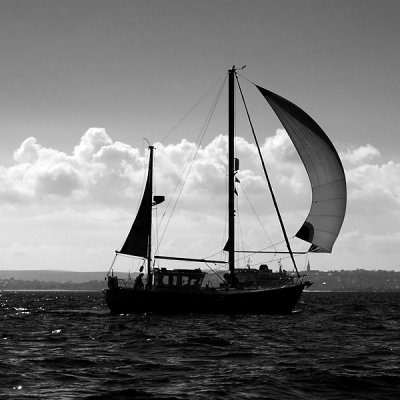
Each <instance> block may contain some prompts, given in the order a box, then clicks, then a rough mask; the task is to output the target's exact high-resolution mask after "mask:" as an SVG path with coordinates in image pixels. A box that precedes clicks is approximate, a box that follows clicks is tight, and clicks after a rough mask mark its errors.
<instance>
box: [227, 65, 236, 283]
mask: <svg viewBox="0 0 400 400" xmlns="http://www.w3.org/2000/svg"><path fill="white" fill-rule="evenodd" d="M228 72H229V104H228V118H229V120H228V121H229V123H228V159H229V163H228V235H229V236H228V252H229V272H230V275H231V278H234V275H235V75H236V68H235V66H233V67H232V69H230V70H229V71H228ZM231 281H232V282H234V280H233V279H231Z"/></svg>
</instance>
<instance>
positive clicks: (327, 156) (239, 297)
mask: <svg viewBox="0 0 400 400" xmlns="http://www.w3.org/2000/svg"><path fill="white" fill-rule="evenodd" d="M237 70H238V69H237V68H235V66H234V67H232V68H231V69H229V70H228V90H229V98H228V100H229V101H228V160H229V161H228V210H227V211H228V213H227V214H228V238H227V242H226V245H225V247H224V249H223V250H224V251H226V252H227V253H228V261H219V260H208V259H194V258H184V257H168V256H160V255H153V254H152V209H153V207H155V206H157V205H158V204H160V203H162V202H163V201H164V199H165V198H164V196H153V157H154V146H152V145H150V146H149V150H150V157H149V166H148V175H147V181H146V185H145V190H144V193H143V197H142V201H141V204H140V207H139V210H138V213H137V216H136V218H135V220H134V222H133V225H132V227H131V230H130V232H129V234H128V236H127V238H126V241H125V243H124V244H123V246H122V248H121V249H120V250H119V251H116V254H115V257H114V261H115V259H116V257H117V256H118V255H121V254H122V255H128V256H134V257H140V258H143V260H144V261H145V264H147V268H146V271H144V268H145V264H143V265H142V267H141V268H140V273H139V275H138V276H137V278H136V279H135V281H134V284H132V285H128V284H127V283H126V282H125V281H124V280H122V279H119V278H118V276H116V275H114V273H113V264H114V261H113V264H112V265H111V268H110V271H109V273H108V276H107V279H108V288H107V289H106V290H105V300H106V303H107V305H108V307H109V309H110V310H111V312H112V313H149V312H151V313H163V314H176V313H222V314H228V313H229V314H231V313H246V314H249V313H250V314H290V313H291V312H292V311H293V309H294V308H295V306H296V305H297V303H298V301H299V299H300V297H301V295H302V292H303V290H304V289H305V288H308V287H309V286H310V285H311V284H312V283H311V282H309V281H308V280H306V279H305V276H304V275H303V276H301V275H300V273H299V271H298V268H297V265H296V261H295V255H296V254H295V253H296V252H294V251H293V250H292V248H291V244H290V241H289V238H288V235H287V232H286V228H285V226H284V223H283V219H282V216H281V213H280V210H279V207H278V204H277V200H276V197H275V195H274V191H273V188H272V185H271V182H270V179H269V176H268V173H267V169H266V166H265V163H264V161H263V158H262V154H261V150H260V146H259V143H258V140H257V137H256V135H255V132H254V129H253V125H252V123H251V120H250V119H249V121H250V126H251V130H252V133H253V137H254V141H255V144H256V146H257V149H258V153H259V156H260V161H261V164H262V168H263V171H264V174H265V179H266V182H267V186H268V188H269V191H270V193H271V198H272V202H273V204H274V207H275V210H276V213H277V216H278V220H279V223H280V227H281V230H282V233H283V237H284V241H285V243H286V247H287V251H285V252H284V253H286V254H287V255H288V256H290V259H291V262H292V264H293V268H294V269H293V271H295V276H294V277H293V276H292V277H288V276H286V273H283V272H282V270H281V269H280V272H279V273H274V272H272V271H271V270H269V269H268V266H266V265H260V267H259V269H258V270H257V269H252V268H250V267H249V268H247V269H243V268H242V269H241V268H237V265H236V260H237V255H238V250H237V249H236V248H235V235H236V232H235V195H236V194H235V193H236V188H235V182H236V177H235V175H236V173H237V171H238V160H237V159H236V158H235V101H234V99H235V90H238V89H239V91H240V94H241V95H242V98H243V94H242V89H241V87H240V83H239V80H238V73H237ZM254 85H255V86H256V88H257V89H258V92H259V93H260V94H261V96H262V98H264V100H265V101H266V102H267V103H268V104H269V105H270V107H271V108H272V110H273V111H274V113H275V114H276V115H277V117H278V118H279V120H280V122H281V123H282V125H283V127H284V128H285V130H286V132H287V134H288V135H289V137H290V139H291V141H292V142H293V144H294V147H295V149H296V150H297V152H298V154H299V156H300V158H301V160H302V162H303V164H304V167H305V169H306V171H307V173H308V177H309V180H310V184H311V188H312V202H311V208H310V211H309V214H308V216H307V218H306V220H305V222H304V223H303V225H302V226H301V227H300V229H299V230H298V232H297V233H296V235H295V236H296V237H297V238H299V239H302V240H303V241H306V242H308V243H309V244H311V246H310V248H309V250H308V252H320V253H321V252H322V253H323V252H325V253H330V252H331V251H332V247H333V244H334V243H335V241H336V239H337V237H338V234H339V231H340V229H341V226H342V223H343V220H344V215H345V211H346V201H347V194H346V179H345V174H344V170H343V166H342V163H341V161H340V158H339V156H338V153H337V151H336V150H335V148H334V146H333V144H332V142H331V141H330V139H329V138H328V136H327V135H326V134H325V133H324V131H323V130H322V129H321V128H320V126H319V125H318V124H317V123H316V122H315V121H314V120H313V119H312V118H311V117H310V116H309V115H308V114H306V113H305V112H304V111H303V110H301V109H300V108H299V107H298V106H296V105H295V104H293V103H292V102H290V101H288V100H286V99H284V98H283V97H281V96H279V95H278V94H275V93H273V92H271V91H269V90H267V89H264V88H263V87H261V86H258V85H256V84H254ZM243 100H244V98H243ZM245 109H246V113H247V115H248V116H249V114H248V111H247V106H246V105H245ZM261 253H262V252H261ZM155 259H159V260H162V259H167V260H176V261H177V262H178V261H185V262H188V263H189V262H191V261H196V262H202V261H204V262H213V263H226V265H227V266H228V269H227V270H226V271H227V272H226V273H225V274H224V277H223V279H222V280H223V282H222V283H220V285H219V287H215V286H214V287H210V286H209V285H204V284H203V281H204V277H205V275H206V272H204V271H203V270H201V269H199V268H197V269H191V268H187V269H167V268H156V267H155V266H154V265H155V264H154V260H155ZM145 272H146V273H147V279H146V284H144V283H143V281H142V278H144V274H145ZM272 282H273V283H272Z"/></svg>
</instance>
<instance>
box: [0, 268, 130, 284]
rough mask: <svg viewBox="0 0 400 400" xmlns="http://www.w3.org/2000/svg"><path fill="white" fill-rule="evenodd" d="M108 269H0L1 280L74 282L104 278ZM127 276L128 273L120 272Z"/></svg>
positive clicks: (122, 275)
mask: <svg viewBox="0 0 400 400" xmlns="http://www.w3.org/2000/svg"><path fill="white" fill-rule="evenodd" d="M106 274H107V271H101V272H76V271H50V270H49V271H47V270H32V271H31V270H0V280H3V279H10V278H14V279H17V280H24V281H34V280H36V281H42V282H72V283H83V282H89V281H102V280H104V278H105V276H106ZM118 276H120V277H121V278H125V277H126V276H127V274H123V273H118Z"/></svg>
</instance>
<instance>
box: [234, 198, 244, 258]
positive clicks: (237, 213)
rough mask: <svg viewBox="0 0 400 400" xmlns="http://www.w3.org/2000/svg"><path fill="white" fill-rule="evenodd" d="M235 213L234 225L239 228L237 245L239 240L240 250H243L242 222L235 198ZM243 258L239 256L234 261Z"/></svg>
mask: <svg viewBox="0 0 400 400" xmlns="http://www.w3.org/2000/svg"><path fill="white" fill-rule="evenodd" d="M236 215H237V223H236V225H237V227H238V230H239V235H238V236H239V237H238V246H237V247H239V242H241V246H242V250H244V241H243V240H244V239H243V231H242V224H241V222H240V213H239V202H238V201H237V200H236ZM243 259H244V257H243V258H242V259H241V258H239V259H236V261H238V262H239V261H242V260H243Z"/></svg>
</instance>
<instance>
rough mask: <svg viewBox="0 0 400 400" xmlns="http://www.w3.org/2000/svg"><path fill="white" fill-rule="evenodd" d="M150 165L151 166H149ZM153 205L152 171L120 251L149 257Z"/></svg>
mask: <svg viewBox="0 0 400 400" xmlns="http://www.w3.org/2000/svg"><path fill="white" fill-rule="evenodd" d="M149 167H150V166H149ZM151 205H152V184H151V171H150V168H149V173H148V176H147V181H146V187H145V189H144V193H143V198H142V202H141V203H140V207H139V211H138V213H137V215H136V218H135V221H134V222H133V224H132V228H131V230H130V231H129V234H128V236H127V238H126V240H125V243H124V245H123V246H122V248H121V250H120V251H119V253H122V254H128V255H131V256H137V257H144V258H147V257H148V249H149V241H150V232H151Z"/></svg>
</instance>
